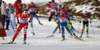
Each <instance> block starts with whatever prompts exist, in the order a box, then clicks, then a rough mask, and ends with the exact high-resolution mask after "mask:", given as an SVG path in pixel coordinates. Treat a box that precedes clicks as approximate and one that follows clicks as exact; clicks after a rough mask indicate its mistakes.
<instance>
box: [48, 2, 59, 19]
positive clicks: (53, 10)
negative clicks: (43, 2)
mask: <svg viewBox="0 0 100 50" xmlns="http://www.w3.org/2000/svg"><path fill="white" fill-rule="evenodd" d="M57 6H58V4H57V3H55V1H54V0H52V2H50V4H49V5H48V7H49V8H51V12H50V17H49V21H51V19H52V16H54V15H55V14H56V13H57Z"/></svg>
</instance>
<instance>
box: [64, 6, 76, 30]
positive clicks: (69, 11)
mask: <svg viewBox="0 0 100 50" xmlns="http://www.w3.org/2000/svg"><path fill="white" fill-rule="evenodd" d="M64 10H65V12H66V16H67V17H68V19H69V21H70V25H71V28H72V29H73V30H75V29H74V27H73V25H72V18H71V16H72V12H71V9H69V8H68V6H65V8H64Z"/></svg>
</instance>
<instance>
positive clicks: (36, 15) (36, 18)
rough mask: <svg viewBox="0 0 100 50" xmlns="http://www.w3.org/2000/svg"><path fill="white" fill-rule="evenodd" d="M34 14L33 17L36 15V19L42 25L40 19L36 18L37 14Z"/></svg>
mask: <svg viewBox="0 0 100 50" xmlns="http://www.w3.org/2000/svg"><path fill="white" fill-rule="evenodd" d="M34 16H35V17H36V19H37V20H38V22H39V24H40V25H43V24H42V23H41V22H40V20H39V18H38V16H37V14H34Z"/></svg>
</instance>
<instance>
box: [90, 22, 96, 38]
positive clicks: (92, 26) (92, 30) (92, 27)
mask: <svg viewBox="0 0 100 50" xmlns="http://www.w3.org/2000/svg"><path fill="white" fill-rule="evenodd" d="M91 27H92V32H93V35H94V37H95V34H94V30H93V26H92V23H91Z"/></svg>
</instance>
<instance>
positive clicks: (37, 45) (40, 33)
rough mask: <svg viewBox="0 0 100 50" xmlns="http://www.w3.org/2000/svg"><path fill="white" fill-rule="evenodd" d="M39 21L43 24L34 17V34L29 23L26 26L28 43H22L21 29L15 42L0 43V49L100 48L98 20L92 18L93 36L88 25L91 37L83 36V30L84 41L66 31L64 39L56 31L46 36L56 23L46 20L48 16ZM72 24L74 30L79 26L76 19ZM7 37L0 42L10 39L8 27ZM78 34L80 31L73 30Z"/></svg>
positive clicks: (61, 49)
mask: <svg viewBox="0 0 100 50" xmlns="http://www.w3.org/2000/svg"><path fill="white" fill-rule="evenodd" d="M39 19H40V21H41V22H42V23H43V24H44V25H43V26H42V25H39V24H38V22H37V20H36V19H35V18H34V20H33V21H34V22H33V23H34V32H35V33H36V35H35V36H34V35H32V33H31V32H32V29H31V27H30V24H29V28H28V32H27V34H28V36H27V43H29V45H23V44H22V43H23V30H22V31H21V33H19V37H17V38H16V40H15V42H16V43H17V44H0V49H1V50H7V49H9V50H99V49H100V28H97V26H100V20H97V19H94V20H93V23H92V25H93V30H94V32H95V36H94V35H93V31H92V27H91V25H90V26H89V35H90V37H91V38H85V37H86V32H84V35H83V38H82V39H84V41H79V40H76V39H73V38H69V37H68V36H69V34H68V32H67V31H66V40H65V41H61V39H62V38H61V34H58V31H57V32H56V33H55V35H54V37H50V38H46V36H49V35H50V34H52V32H53V30H54V28H55V27H56V23H55V22H54V20H52V21H51V22H48V18H39ZM73 26H74V27H75V29H76V30H78V28H79V23H78V21H73ZM81 29H82V23H81V25H80V28H79V31H81ZM6 33H7V37H5V40H2V38H0V43H6V42H9V41H11V39H12V37H13V35H14V33H13V30H12V29H11V27H10V30H8V31H7V30H6ZM75 33H76V34H77V35H78V36H79V35H80V33H77V32H75Z"/></svg>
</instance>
